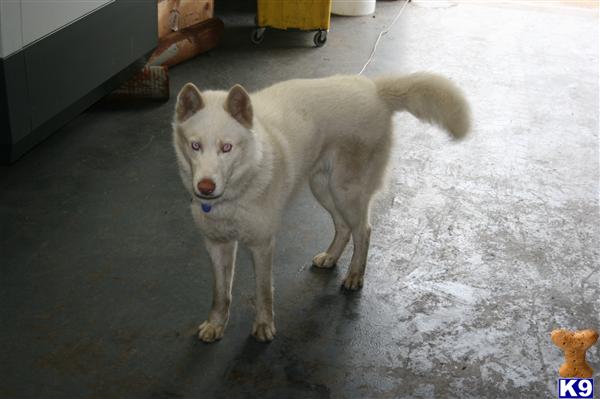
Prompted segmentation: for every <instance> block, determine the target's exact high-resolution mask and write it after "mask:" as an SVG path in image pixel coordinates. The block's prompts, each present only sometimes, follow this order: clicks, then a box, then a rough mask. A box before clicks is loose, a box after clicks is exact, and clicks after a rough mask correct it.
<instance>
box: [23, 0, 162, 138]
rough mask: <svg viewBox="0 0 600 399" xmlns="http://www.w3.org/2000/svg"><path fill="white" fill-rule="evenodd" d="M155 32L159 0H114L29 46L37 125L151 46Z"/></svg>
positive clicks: (31, 96) (27, 53) (34, 124)
mask: <svg viewBox="0 0 600 399" xmlns="http://www.w3.org/2000/svg"><path fill="white" fill-rule="evenodd" d="M35 3H37V4H39V3H43V1H36V2H35ZM67 3H71V1H67ZM81 3H85V1H81ZM156 32H157V12H156V2H155V1H150V0H143V1H141V0H115V1H113V2H110V3H109V4H107V5H106V6H103V7H100V8H97V9H96V10H95V11H94V12H91V13H89V14H87V15H86V16H85V17H83V18H80V19H78V20H77V21H75V22H73V23H71V24H69V25H67V26H65V27H63V28H61V29H59V30H56V31H54V32H53V33H52V34H50V35H48V36H46V37H44V38H43V39H41V40H38V41H36V42H34V43H33V44H32V45H30V46H28V47H26V48H25V63H26V65H27V80H28V86H29V102H30V115H31V127H32V129H37V128H38V127H40V126H41V125H42V124H44V123H45V122H46V121H47V120H49V119H50V118H52V117H54V116H55V115H57V114H58V113H59V112H61V111H63V110H64V109H65V108H67V107H69V106H70V105H71V104H73V103H75V102H76V101H78V100H79V99H80V98H82V97H83V96H85V95H86V94H88V93H89V92H91V91H92V90H94V89H96V88H97V87H99V86H101V85H102V84H104V82H106V81H107V80H108V79H110V78H111V77H113V76H114V75H116V74H117V73H119V72H120V71H122V70H123V69H125V68H126V67H128V66H129V65H130V64H132V63H133V62H134V61H136V60H137V59H139V58H140V57H143V56H144V55H146V54H148V53H149V52H150V51H152V49H154V47H155V46H156V43H157V40H158V37H157V33H156Z"/></svg>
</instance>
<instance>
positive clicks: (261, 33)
mask: <svg viewBox="0 0 600 399" xmlns="http://www.w3.org/2000/svg"><path fill="white" fill-rule="evenodd" d="M264 38H265V28H256V29H254V30H253V31H252V36H250V40H251V41H252V43H254V44H261V43H262V41H263V39H264Z"/></svg>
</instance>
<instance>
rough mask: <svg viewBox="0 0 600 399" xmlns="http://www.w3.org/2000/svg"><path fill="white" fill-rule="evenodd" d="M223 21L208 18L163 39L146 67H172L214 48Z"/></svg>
mask: <svg viewBox="0 0 600 399" xmlns="http://www.w3.org/2000/svg"><path fill="white" fill-rule="evenodd" d="M223 30H224V25H223V21H221V20H220V19H218V18H210V19H207V20H205V21H202V22H200V23H197V24H195V25H192V26H189V27H187V28H184V29H182V30H180V31H178V32H171V33H169V34H168V35H166V36H165V37H163V38H162V39H161V41H160V43H159V45H158V47H157V48H156V50H155V51H154V53H153V54H152V56H151V57H150V60H149V61H148V65H150V66H157V65H164V66H173V65H177V64H179V63H180V62H183V61H185V60H188V59H190V58H192V57H195V56H196V55H198V54H200V53H203V52H205V51H208V50H210V49H212V48H214V47H215V46H216V45H217V44H218V43H219V40H220V39H221V35H222V34H223Z"/></svg>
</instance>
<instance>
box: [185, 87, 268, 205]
mask: <svg viewBox="0 0 600 399" xmlns="http://www.w3.org/2000/svg"><path fill="white" fill-rule="evenodd" d="M253 120H254V117H253V112H252V104H251V103H250V97H249V95H248V93H247V92H246V90H244V88H243V87H242V86H240V85H235V86H233V87H232V88H231V90H229V92H224V91H206V92H204V93H201V92H200V90H198V88H197V87H196V86H195V85H193V84H192V83H187V84H186V85H185V86H184V87H183V88H182V89H181V91H180V92H179V94H178V96H177V105H176V106H175V117H174V121H173V143H174V146H175V152H176V154H177V159H178V162H179V166H180V171H181V177H182V179H183V182H184V185H186V187H187V188H188V190H189V191H190V192H191V193H193V194H194V195H195V196H196V197H198V198H201V199H202V201H204V202H210V201H216V200H217V199H218V198H221V197H222V196H226V195H227V193H228V192H229V191H232V190H233V189H235V186H236V183H239V180H240V179H241V178H242V177H243V176H244V175H245V173H246V172H247V171H248V169H249V168H250V167H251V166H252V165H254V164H255V163H256V157H257V153H258V152H259V151H258V149H257V145H256V144H257V143H256V140H255V138H254V133H253V132H252V126H253Z"/></svg>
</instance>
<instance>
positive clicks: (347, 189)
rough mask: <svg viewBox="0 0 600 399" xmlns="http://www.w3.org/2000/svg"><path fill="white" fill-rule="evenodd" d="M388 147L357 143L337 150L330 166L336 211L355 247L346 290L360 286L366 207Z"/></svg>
mask: <svg viewBox="0 0 600 399" xmlns="http://www.w3.org/2000/svg"><path fill="white" fill-rule="evenodd" d="M388 148H389V147H388V146H387V145H383V146H381V148H379V147H378V148H375V149H373V150H372V151H367V150H365V149H364V148H362V147H361V146H360V145H358V146H351V147H349V148H346V149H345V151H344V152H340V153H339V154H338V157H337V159H336V161H335V165H334V166H333V169H332V173H331V177H330V184H329V188H330V190H331V196H332V198H333V201H334V204H335V207H336V209H337V212H338V213H339V214H340V215H342V217H343V219H344V221H345V222H346V225H347V226H349V227H350V230H351V231H352V242H353V245H354V251H353V253H352V259H351V260H350V267H349V268H348V273H347V274H346V278H345V279H344V282H343V287H344V288H345V289H348V290H357V289H360V288H361V287H362V285H363V278H364V274H365V268H366V264H367V255H368V252H369V241H370V238H371V225H370V223H369V208H370V206H371V200H372V198H373V195H374V194H375V192H376V191H377V190H378V189H379V187H380V186H381V182H382V179H383V175H384V172H385V167H386V164H387V160H388V158H389V149H388Z"/></svg>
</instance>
